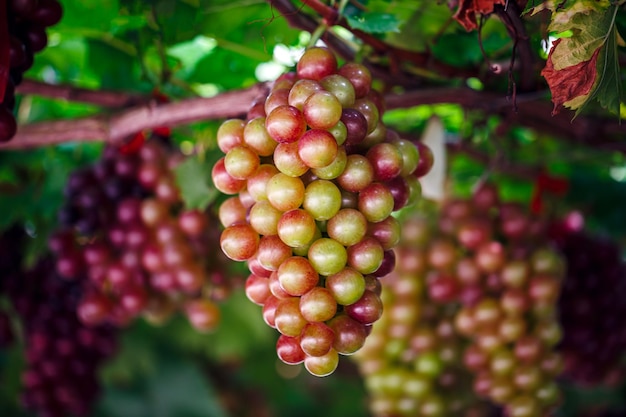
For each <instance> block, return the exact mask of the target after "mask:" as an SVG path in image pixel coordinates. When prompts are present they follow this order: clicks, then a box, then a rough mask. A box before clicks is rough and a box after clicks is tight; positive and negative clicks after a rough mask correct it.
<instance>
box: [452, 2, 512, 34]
mask: <svg viewBox="0 0 626 417" xmlns="http://www.w3.org/2000/svg"><path fill="white" fill-rule="evenodd" d="M496 4H505V0H461V1H460V6H459V9H458V10H457V11H456V13H455V14H454V16H453V17H454V18H455V19H456V20H457V21H458V22H459V23H460V24H461V26H463V27H464V28H465V30H467V31H468V32H470V31H472V30H474V29H477V28H478V24H477V23H476V14H490V13H493V8H494V6H495V5H496Z"/></svg>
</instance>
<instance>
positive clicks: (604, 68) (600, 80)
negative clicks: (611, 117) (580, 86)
mask: <svg viewBox="0 0 626 417" xmlns="http://www.w3.org/2000/svg"><path fill="white" fill-rule="evenodd" d="M617 39H618V33H617V29H616V28H615V26H613V27H612V28H611V32H610V33H609V35H608V37H607V41H606V44H605V45H604V46H603V47H602V50H601V51H600V56H598V63H597V76H596V77H597V80H596V84H595V86H594V88H593V90H592V92H591V94H590V95H589V97H588V98H587V100H585V102H584V103H583V104H582V105H581V107H580V108H579V109H578V111H577V112H576V115H578V114H579V113H580V111H581V110H582V109H583V108H584V106H585V105H586V104H587V103H589V101H591V100H592V99H596V100H598V102H599V103H600V105H601V106H602V107H604V108H605V109H607V110H609V111H611V112H613V113H615V114H619V109H620V101H621V87H622V86H621V77H620V68H619V57H618V52H617Z"/></svg>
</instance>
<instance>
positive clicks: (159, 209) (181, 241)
mask: <svg viewBox="0 0 626 417" xmlns="http://www.w3.org/2000/svg"><path fill="white" fill-rule="evenodd" d="M181 158H182V155H181V154H179V153H177V152H174V151H173V150H172V147H171V146H169V145H168V137H167V135H165V136H163V135H158V134H153V135H152V138H151V139H149V140H148V141H146V143H145V144H143V146H141V148H140V149H139V150H138V151H137V152H131V153H128V152H126V153H124V152H121V151H120V150H119V149H116V148H113V147H107V148H106V149H105V151H104V154H103V157H102V159H101V160H100V161H98V162H97V163H96V164H95V165H93V166H88V167H85V168H82V169H80V170H78V171H76V172H74V173H73V174H72V175H71V176H70V178H69V180H68V183H67V186H66V189H65V193H66V197H67V203H66V205H65V207H64V208H63V209H62V210H61V212H60V213H59V217H60V221H61V223H62V225H63V226H64V227H63V228H62V229H60V230H59V231H58V232H57V233H55V234H54V235H53V236H52V237H51V239H50V243H49V246H50V248H51V250H52V251H53V253H54V254H55V256H56V270H57V272H58V273H59V275H61V276H62V277H64V278H65V279H67V280H77V279H80V277H82V276H83V274H84V275H85V276H86V280H85V282H84V283H83V285H84V286H85V292H84V294H83V296H82V297H81V300H80V303H79V305H78V315H79V317H80V318H81V320H82V321H83V322H84V323H86V324H99V323H104V322H108V323H111V324H113V325H116V326H123V325H125V324H127V323H129V322H130V321H131V320H133V319H134V318H135V317H137V316H140V315H141V316H143V317H145V318H146V319H148V320H150V321H151V322H153V323H161V322H163V321H164V320H166V319H167V318H168V317H169V316H170V315H171V314H173V313H174V312H175V311H178V310H180V311H182V312H183V313H184V314H185V315H186V316H187V318H188V319H189V321H190V323H191V324H192V325H193V326H194V327H195V328H196V329H198V330H201V331H208V330H212V329H214V328H215V327H216V326H217V325H218V323H219V319H220V311H219V308H218V306H217V304H216V303H217V301H220V300H222V299H223V298H224V297H226V296H227V295H228V293H229V291H230V287H231V282H230V281H231V280H234V278H232V277H229V276H228V274H229V271H228V266H227V264H226V261H228V259H227V258H226V257H225V256H224V255H223V254H221V252H220V251H219V249H218V244H219V243H218V242H219V230H218V229H217V227H215V226H216V224H217V223H218V220H217V218H216V217H215V216H212V215H211V214H210V213H209V212H204V211H200V210H195V209H186V208H184V204H183V201H182V199H181V196H180V191H179V188H178V185H177V184H176V181H175V177H174V173H173V169H174V168H175V166H177V165H178V164H179V163H180V161H181ZM227 278H228V279H227Z"/></svg>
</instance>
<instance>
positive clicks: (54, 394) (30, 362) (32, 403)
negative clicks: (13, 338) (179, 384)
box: [0, 229, 118, 417]
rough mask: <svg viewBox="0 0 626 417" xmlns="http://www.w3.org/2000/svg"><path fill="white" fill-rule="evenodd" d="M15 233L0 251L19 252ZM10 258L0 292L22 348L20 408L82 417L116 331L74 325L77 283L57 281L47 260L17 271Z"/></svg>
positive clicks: (53, 416) (51, 416)
mask: <svg viewBox="0 0 626 417" xmlns="http://www.w3.org/2000/svg"><path fill="white" fill-rule="evenodd" d="M15 231H16V230H15V229H10V230H9V231H7V232H5V234H3V235H2V236H0V247H2V246H3V243H4V246H11V247H14V248H20V247H21V245H20V244H19V243H18V242H20V241H23V240H24V235H23V233H24V232H23V231H22V236H19V235H16V233H15ZM18 250H19V249H18ZM3 253H10V251H7V252H3ZM14 255H15V256H11V257H10V258H7V257H4V258H5V259H7V260H10V261H11V262H12V265H9V266H7V267H6V268H3V269H2V272H3V274H2V281H1V283H0V284H1V285H0V292H1V293H2V294H4V295H6V296H7V298H8V300H9V301H10V304H11V306H12V311H14V314H15V316H16V318H17V321H19V323H20V327H21V334H22V336H23V342H24V346H25V351H24V356H25V362H26V364H25V367H24V370H23V372H22V378H21V380H22V395H21V403H22V405H23V406H24V408H26V409H28V410H31V411H33V412H35V413H36V414H37V415H38V416H39V417H65V416H69V415H71V416H86V415H88V414H89V412H90V410H91V407H92V406H93V404H94V402H95V401H96V399H97V397H98V395H99V391H100V384H99V380H98V378H99V377H98V370H99V367H100V366H101V365H102V364H103V362H104V361H105V360H106V359H107V358H109V357H111V356H112V355H113V354H114V353H115V351H116V345H117V335H118V332H117V331H116V330H115V329H114V328H113V327H112V326H108V325H100V326H95V327H87V326H85V325H84V324H83V323H81V322H80V321H79V320H78V318H77V316H76V309H77V307H78V301H79V298H80V296H81V293H82V291H83V288H82V286H81V282H80V280H75V281H67V280H65V279H63V278H61V277H60V276H59V275H58V274H57V273H56V272H55V268H54V261H53V259H52V258H51V257H49V256H48V257H45V258H42V259H40V260H39V261H38V262H37V263H36V264H35V266H33V267H32V268H30V269H28V270H26V271H23V270H22V268H21V265H20V264H21V256H20V254H19V253H16V254H14ZM3 267H5V265H3ZM0 337H1V336H0Z"/></svg>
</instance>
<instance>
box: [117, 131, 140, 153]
mask: <svg viewBox="0 0 626 417" xmlns="http://www.w3.org/2000/svg"><path fill="white" fill-rule="evenodd" d="M145 141H146V135H145V133H143V132H139V133H136V134H135V135H134V136H133V137H132V138H131V139H130V141H128V142H126V143H124V144H122V145H121V146H120V148H119V149H120V153H122V154H124V155H130V154H133V153H137V152H139V149H141V147H142V146H143V143H144V142H145Z"/></svg>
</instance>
